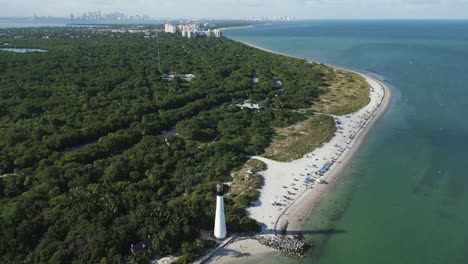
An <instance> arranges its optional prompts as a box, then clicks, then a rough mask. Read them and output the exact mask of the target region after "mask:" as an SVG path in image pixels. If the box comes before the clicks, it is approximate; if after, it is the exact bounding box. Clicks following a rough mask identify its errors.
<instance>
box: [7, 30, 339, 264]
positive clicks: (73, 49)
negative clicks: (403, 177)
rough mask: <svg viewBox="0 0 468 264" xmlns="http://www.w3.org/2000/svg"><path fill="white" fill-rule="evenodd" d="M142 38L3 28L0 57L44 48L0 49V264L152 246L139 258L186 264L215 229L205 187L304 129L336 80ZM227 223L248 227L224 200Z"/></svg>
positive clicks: (222, 46)
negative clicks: (279, 132) (299, 126)
mask: <svg viewBox="0 0 468 264" xmlns="http://www.w3.org/2000/svg"><path fill="white" fill-rule="evenodd" d="M146 35H147V36H145V34H143V33H136V34H130V33H112V32H110V31H109V30H105V29H103V28H93V29H88V28H71V27H66V28H43V29H4V30H0V47H8V48H12V47H28V48H39V49H44V50H46V52H31V53H14V52H7V51H0V149H1V152H0V175H1V176H0V262H1V263H72V262H73V263H120V262H125V261H141V259H139V258H141V257H142V256H141V255H135V254H131V252H130V245H131V244H136V243H138V242H139V241H142V240H144V239H146V238H147V237H148V235H151V238H152V247H151V249H150V250H148V252H147V254H146V255H144V256H148V254H151V253H158V254H161V255H164V254H168V253H173V252H176V251H180V250H181V249H182V252H183V253H186V252H189V253H190V252H191V249H192V248H193V247H195V245H196V244H197V243H198V242H197V241H198V240H196V239H197V238H198V237H199V231H200V230H210V229H212V228H213V220H214V210H215V194H214V191H215V188H214V186H215V184H216V183H218V182H227V181H230V177H231V176H230V174H231V173H232V172H233V171H234V170H237V169H239V168H240V167H241V166H242V165H243V164H244V163H245V162H246V161H247V160H248V156H249V155H258V154H262V153H263V152H264V151H265V148H266V147H268V145H269V144H270V141H271V138H272V136H273V131H274V130H273V129H274V128H277V127H285V126H288V125H291V124H293V123H295V122H297V121H300V120H303V119H304V118H305V117H304V116H303V115H302V114H300V113H298V112H297V111H294V110H295V109H299V108H309V107H311V106H312V104H313V102H314V101H315V100H316V99H317V98H318V96H319V95H320V93H321V92H322V91H323V89H322V88H320V87H323V86H325V85H326V80H327V78H329V77H330V76H329V75H331V74H332V72H331V71H330V69H329V68H328V67H326V66H324V65H320V64H314V63H308V62H307V61H305V60H300V59H293V58H288V57H284V56H280V55H275V54H271V53H267V52H264V51H260V50H257V49H254V48H251V47H248V46H246V45H243V44H240V43H238V42H235V41H232V40H229V39H226V38H220V39H217V38H201V39H185V38H182V37H180V36H178V35H171V34H164V33H159V34H158V35H159V37H158V38H157V37H156V35H155V33H154V32H151V33H149V34H148V33H147V34H146ZM158 50H159V54H160V55H159V56H158ZM171 71H173V72H176V73H178V74H187V73H192V74H194V75H195V76H196V78H194V79H193V80H191V81H186V80H182V79H180V78H177V77H176V78H175V79H174V80H172V81H165V80H163V79H162V78H161V75H162V74H164V73H169V72H171ZM253 74H256V75H257V76H258V77H259V80H260V81H259V83H258V84H256V83H253V82H252V75H253ZM274 77H277V78H280V79H281V80H282V82H283V85H282V86H278V85H277V83H275V81H274ZM275 80H277V79H275ZM244 100H250V101H251V102H254V103H259V104H260V105H262V106H264V107H265V108H264V109H263V110H261V111H256V110H251V109H248V108H244V109H241V108H239V107H237V106H236V105H235V104H236V103H243V102H244ZM167 131H172V133H170V132H167ZM174 132H176V133H174ZM226 217H227V224H228V229H229V231H231V232H234V231H252V230H256V229H257V228H258V227H257V225H256V223H255V221H254V220H252V219H249V218H248V217H246V216H245V213H244V210H243V207H242V206H240V205H237V204H235V203H234V202H233V201H232V200H229V199H226ZM189 253H187V254H188V255H190V254H189ZM186 257H187V256H186ZM188 258H189V257H187V259H186V260H188Z"/></svg>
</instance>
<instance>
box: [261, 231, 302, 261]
mask: <svg viewBox="0 0 468 264" xmlns="http://www.w3.org/2000/svg"><path fill="white" fill-rule="evenodd" d="M256 239H257V240H258V242H260V244H262V245H264V246H267V247H270V248H274V249H276V250H279V251H281V252H282V253H285V254H288V255H292V256H297V257H303V256H304V255H305V253H306V252H307V250H309V248H310V245H309V244H308V243H307V242H305V241H303V240H301V239H291V238H286V237H281V236H257V237H256Z"/></svg>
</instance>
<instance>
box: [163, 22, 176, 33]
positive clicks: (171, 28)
mask: <svg viewBox="0 0 468 264" xmlns="http://www.w3.org/2000/svg"><path fill="white" fill-rule="evenodd" d="M164 32H166V33H172V34H175V33H177V27H176V26H174V25H172V24H165V25H164Z"/></svg>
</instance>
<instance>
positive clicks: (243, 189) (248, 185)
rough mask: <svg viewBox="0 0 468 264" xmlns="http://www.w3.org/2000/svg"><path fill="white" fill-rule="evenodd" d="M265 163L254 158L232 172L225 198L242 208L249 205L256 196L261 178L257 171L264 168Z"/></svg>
mask: <svg viewBox="0 0 468 264" xmlns="http://www.w3.org/2000/svg"><path fill="white" fill-rule="evenodd" d="M265 168H266V164H265V163H263V162H262V161H259V160H256V159H250V160H248V161H247V162H246V163H245V164H244V166H243V167H242V169H240V170H238V171H236V172H234V173H233V182H232V184H231V186H230V192H229V193H228V194H227V198H229V199H232V200H233V201H234V203H235V204H236V205H237V206H239V207H242V208H245V207H249V206H250V202H251V201H253V200H256V199H257V198H258V195H259V193H258V190H257V189H260V188H261V187H262V184H263V178H262V176H261V175H260V174H258V172H260V171H263V170H265Z"/></svg>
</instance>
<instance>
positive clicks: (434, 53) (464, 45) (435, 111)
mask: <svg viewBox="0 0 468 264" xmlns="http://www.w3.org/2000/svg"><path fill="white" fill-rule="evenodd" d="M225 35H227V36H228V37H230V38H233V39H236V40H240V41H246V42H249V43H252V44H255V45H259V46H262V47H265V48H268V49H272V50H275V51H279V52H284V53H287V54H290V55H295V56H300V57H303V58H307V59H311V60H315V61H319V62H323V63H328V64H333V65H338V66H342V67H347V68H350V69H354V70H359V71H362V72H367V73H371V74H373V75H374V76H376V77H377V78H380V79H381V80H385V81H386V82H387V83H388V84H390V86H391V87H392V93H393V97H392V102H391V105H390V107H389V109H388V111H387V112H386V113H385V114H384V115H383V116H382V118H381V119H380V120H379V121H378V122H377V124H376V125H375V127H374V128H373V129H372V131H371V132H370V133H369V135H368V137H367V138H366V140H365V142H364V145H363V147H362V148H361V149H360V151H359V153H358V154H357V155H356V158H355V159H354V161H353V162H352V164H351V165H350V167H349V168H348V169H347V171H346V172H345V175H344V177H342V178H341V180H340V181H339V183H338V184H337V185H336V186H335V187H334V188H333V191H332V192H331V193H330V195H328V196H327V197H326V199H325V200H324V201H323V203H322V204H321V205H320V206H319V208H317V209H316V214H315V216H314V217H313V218H312V219H309V220H308V222H307V224H306V226H305V228H304V233H305V234H306V238H307V240H309V241H310V242H312V243H314V245H315V247H314V249H313V253H312V256H310V257H309V258H307V259H303V260H292V259H288V258H285V257H279V258H278V257H269V258H268V257H267V258H264V257H262V258H261V259H259V260H256V261H255V262H256V263H283V262H290V263H295V262H298V263H323V264H325V263H327V264H328V263H330V264H339V263H346V264H353V263H359V264H367V263H369V264H376V263H380V264H386V263H388V264H395V263H399V264H403V263H412V264H414V263H425V264H426V263H444V264H445V263H449V264H451V263H460V264H462V263H468V170H467V168H468V154H467V150H468V21H324V22H319V21H309V22H296V23H292V24H276V25H263V26H256V27H252V28H243V29H231V30H227V31H225Z"/></svg>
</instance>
